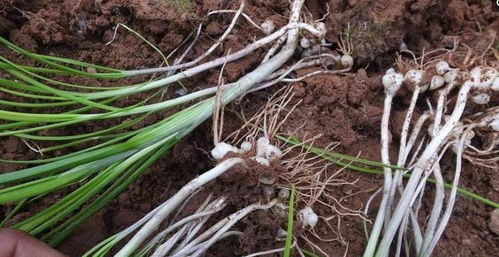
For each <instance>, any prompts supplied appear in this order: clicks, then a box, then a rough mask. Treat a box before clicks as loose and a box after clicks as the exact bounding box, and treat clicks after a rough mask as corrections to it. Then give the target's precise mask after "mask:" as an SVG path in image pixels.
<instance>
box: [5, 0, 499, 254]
mask: <svg viewBox="0 0 499 257" xmlns="http://www.w3.org/2000/svg"><path fill="white" fill-rule="evenodd" d="M489 5H490V1H478V0H476V1H467V2H465V1H461V0H445V1H427V0H404V1H398V0H382V1H367V0H349V1H338V0H329V1H320V0H308V1H307V7H308V9H309V11H310V13H311V15H312V16H313V18H314V19H320V18H321V17H322V16H323V15H325V14H326V13H328V11H329V15H327V16H326V17H325V23H326V25H327V28H328V34H327V41H329V42H332V43H333V46H332V48H334V47H336V46H338V40H339V35H340V34H342V33H346V34H347V36H348V38H350V39H351V41H352V45H353V56H354V58H355V67H354V68H355V69H354V71H353V72H352V73H349V74H345V75H319V76H315V77H311V78H308V79H306V80H304V81H302V82H297V83H293V84H292V87H293V90H294V93H295V100H294V101H298V99H301V100H302V103H301V104H300V105H299V106H298V108H297V110H296V111H295V112H294V113H293V115H291V116H290V117H289V120H288V121H287V123H286V126H285V128H286V129H285V131H284V132H285V133H294V134H295V135H296V136H298V137H301V138H310V137H311V136H316V135H318V134H321V135H322V137H320V138H319V139H317V140H316V141H315V142H314V144H316V145H317V146H319V147H326V146H327V145H329V144H331V143H332V142H340V143H341V145H340V146H339V147H337V148H336V149H335V150H336V151H338V152H342V153H345V154H351V155H357V154H360V157H363V158H366V159H372V160H379V144H380V142H379V141H380V138H379V132H378V131H379V124H380V120H381V115H382V104H383V97H384V96H383V90H382V87H381V85H380V83H379V81H380V77H381V76H382V74H383V72H384V71H385V70H386V69H388V68H389V67H391V66H392V65H393V62H394V59H395V52H396V51H398V50H399V49H400V47H401V45H402V46H403V47H405V46H407V47H408V48H409V49H411V50H413V51H414V52H415V53H416V55H419V54H421V52H422V51H423V49H426V50H431V49H435V48H442V47H443V48H446V47H447V48H448V47H451V46H452V42H453V39H458V40H461V41H466V42H470V43H473V44H482V43H484V42H482V41H483V40H482V41H480V40H475V39H477V38H478V39H480V38H486V37H485V35H489V32H490V31H493V30H494V29H495V28H497V27H498V26H499V19H498V16H499V15H498V13H497V12H492V11H491V9H490V6H489ZM238 6H239V1H214V0H201V1H195V2H193V1H187V0H146V1H141V0H126V1H118V0H97V1H94V0H61V1H54V0H38V1H25V0H6V1H3V4H2V5H1V6H0V35H1V36H3V37H6V38H8V39H9V40H11V41H12V42H14V43H16V44H18V45H19V46H21V47H23V48H25V49H28V50H30V51H35V52H38V53H44V54H53V55H59V56H65V57H69V58H74V59H79V60H84V61H88V62H92V63H95V64H100V65H107V66H113V67H116V68H121V69H139V68H144V67H156V66H159V64H160V63H161V62H162V59H161V57H160V56H159V55H158V54H157V53H156V52H155V51H154V50H153V49H151V48H150V47H149V46H148V45H147V44H145V43H144V42H143V41H142V40H141V39H139V38H137V37H136V36H134V35H133V34H131V33H128V32H126V31H125V30H123V29H120V30H119V31H118V33H117V37H116V38H115V39H114V40H113V42H112V44H109V45H106V43H107V42H109V41H111V40H112V39H113V34H114V27H115V26H116V25H117V24H119V23H123V24H126V25H127V26H129V27H131V28H133V29H134V30H135V31H137V32H139V33H140V34H141V35H142V36H144V37H145V38H146V39H147V40H148V41H150V42H152V43H153V44H154V45H156V46H157V47H158V48H159V49H160V50H161V51H162V52H163V53H165V54H168V53H170V52H171V51H173V50H174V49H175V48H176V47H177V46H179V45H180V44H181V43H182V42H183V41H184V40H186V39H187V38H188V37H189V34H190V33H191V32H192V31H194V30H195V29H196V27H197V25H198V24H199V23H203V24H204V25H205V28H204V30H203V31H204V34H203V35H202V37H201V39H200V41H199V42H198V44H197V45H196V47H195V48H194V50H193V52H192V54H191V55H189V57H188V58H191V59H192V58H194V57H195V56H199V55H200V54H201V53H202V52H203V51H205V50H206V49H207V48H208V47H209V46H210V45H211V44H212V43H213V42H214V40H213V38H217V37H218V36H219V35H221V34H222V33H223V30H224V28H225V27H226V26H227V24H228V23H229V22H230V19H231V16H230V15H216V16H213V17H206V13H207V12H209V11H211V10H217V9H237V8H238ZM328 6H329V9H328V8H327V7H328ZM245 12H246V13H247V14H248V15H249V16H251V17H252V19H253V20H254V21H255V22H256V23H261V22H263V21H264V20H266V19H272V20H273V21H275V22H276V23H277V24H282V23H284V22H285V21H286V18H284V17H286V16H287V15H288V1H286V0H278V1H266V0H248V1H247V6H246V8H245ZM240 23H241V24H240V25H238V26H236V28H235V30H234V33H233V35H231V36H230V37H228V39H227V41H226V42H225V43H224V44H223V45H222V46H221V47H220V48H219V49H217V50H216V51H215V53H214V55H216V56H222V55H224V54H227V53H228V52H229V51H231V52H233V51H234V50H235V49H238V48H241V47H242V46H244V45H245V44H247V43H248V42H251V41H252V40H253V35H260V34H258V33H259V31H258V30H257V29H255V28H253V27H252V26H249V25H247V23H245V21H240ZM250 35H251V36H250ZM404 44H405V46H404ZM0 54H1V55H2V56H5V57H6V58H9V59H10V60H15V61H18V62H20V63H25V62H26V60H23V59H22V58H20V57H19V56H17V55H16V54H13V53H12V52H11V51H9V50H8V49H6V48H5V47H0ZM263 54H265V52H264V51H263V50H260V51H257V52H256V53H255V54H254V55H251V56H249V57H246V58H244V59H242V60H240V61H238V62H235V63H231V64H229V65H227V67H225V71H224V76H225V77H226V79H227V81H233V80H235V79H237V78H238V77H240V76H241V75H244V74H245V73H246V72H247V71H249V70H251V69H252V68H253V67H255V65H257V64H258V62H259V60H261V57H262V55H263ZM309 71H311V70H301V71H299V72H298V74H296V75H297V76H299V75H300V74H304V73H306V72H309ZM0 75H3V74H0ZM217 80H218V71H210V72H207V73H206V74H202V75H200V76H197V77H195V78H193V79H191V80H189V81H187V82H186V83H185V85H186V86H187V87H188V89H191V90H192V89H195V88H198V87H203V86H206V85H210V84H213V83H216V81H217ZM69 82H74V81H69ZM78 82H81V81H78ZM133 82H137V81H136V80H135V79H129V80H125V81H123V83H133ZM102 86H106V85H102ZM272 90H273V89H270V91H267V92H259V93H256V94H249V95H247V96H245V97H244V98H243V99H242V100H241V101H238V102H237V103H234V104H231V105H229V106H227V107H226V110H227V111H228V112H227V115H226V116H225V119H226V120H225V127H224V130H225V131H227V132H229V133H230V132H231V131H234V130H237V129H238V128H239V127H240V126H241V124H242V121H241V119H240V115H239V114H240V113H241V111H244V112H245V113H250V114H251V113H252V112H255V111H257V110H259V109H260V106H262V105H263V104H264V103H265V102H266V100H267V98H268V96H269V95H271V94H272V92H273V91H272ZM173 91H174V90H172V91H169V94H170V95H172V94H173ZM139 98H140V96H137V99H139ZM407 98H408V96H407V95H400V96H398V97H397V98H396V101H395V102H396V106H395V107H394V109H395V110H394V113H395V115H394V118H393V121H392V124H394V125H393V128H392V132H393V135H394V137H395V140H397V137H398V136H399V135H397V133H396V131H400V129H399V127H400V126H401V120H402V119H403V116H404V110H405V109H406V108H407V103H408V102H407ZM137 99H135V100H137ZM135 100H134V101H135ZM165 116H166V114H158V115H157V116H155V117H154V118H153V119H152V120H151V121H150V122H154V120H159V119H161V118H162V117H165ZM102 125H109V124H89V125H87V127H84V128H71V130H73V131H68V132H72V133H74V132H75V131H80V130H74V129H82V130H83V131H87V132H89V131H95V130H97V129H99V128H100V126H102ZM0 142H1V143H2V144H1V146H0V154H1V158H2V159H35V158H37V156H36V154H35V153H33V152H32V151H30V150H29V149H28V148H27V147H26V146H25V145H24V144H23V143H22V142H21V141H20V140H18V139H16V138H14V137H6V138H1V139H0ZM210 149H211V127H210V126H209V124H204V125H202V126H200V127H199V128H198V129H196V130H195V131H194V132H193V133H192V134H191V135H190V136H189V137H187V138H186V139H185V140H183V141H182V142H181V143H179V144H178V145H176V146H175V147H174V148H173V150H172V151H171V152H170V153H169V154H168V155H166V156H164V157H163V158H161V159H160V160H159V161H158V162H157V163H156V164H155V165H154V166H153V167H152V168H151V170H150V171H149V172H148V173H147V174H145V175H144V176H142V177H141V178H140V179H139V181H137V182H136V183H134V184H133V185H132V186H131V187H130V188H129V189H128V190H127V191H126V192H124V193H123V194H121V195H120V196H119V197H118V198H117V199H115V200H114V201H113V202H112V203H111V204H110V205H108V206H107V207H106V208H105V209H103V210H101V211H99V212H98V213H97V214H96V215H94V216H93V217H92V218H91V219H89V220H88V222H87V223H86V224H85V225H84V226H82V227H81V228H80V229H78V231H76V232H75V233H74V235H72V236H71V237H70V238H68V239H67V240H66V241H65V242H64V243H62V244H61V245H59V246H58V249H59V250H60V251H62V252H63V253H65V254H68V255H69V256H81V255H82V254H83V253H84V252H86V251H87V250H88V249H89V248H90V247H91V246H93V245H95V244H96V243H98V242H100V241H101V240H103V239H105V238H106V237H108V236H110V235H112V234H114V233H116V232H118V231H120V230H121V229H123V228H125V227H127V226H129V225H130V224H132V223H133V222H134V221H136V220H137V219H138V218H140V217H142V216H143V215H144V214H146V213H147V212H148V211H150V210H152V209H153V208H154V207H155V206H157V205H158V204H160V203H162V202H163V201H165V200H166V199H168V197H170V196H171V195H172V194H173V193H174V192H176V190H178V189H179V188H180V187H181V186H182V185H184V184H185V183H187V182H188V181H190V180H191V179H192V178H194V177H195V176H197V175H198V174H200V173H201V172H203V171H205V170H207V169H209V168H210V167H212V165H213V162H212V161H211V160H210V158H209V156H208V154H207V152H208V151H209V150H210ZM394 151H395V149H394ZM57 154H61V153H55V155H57ZM445 162H446V163H447V167H443V170H448V171H450V170H452V162H453V160H452V159H451V158H447V160H445ZM19 168H21V166H19V165H12V164H0V169H1V170H2V172H4V171H11V170H15V169H19ZM447 173H448V174H447V176H448V177H446V179H447V180H449V178H450V177H451V175H452V174H451V172H447ZM463 173H464V174H463V175H462V179H461V183H460V185H461V186H463V187H465V188H468V189H470V190H472V191H474V192H476V193H479V194H481V195H483V196H485V197H488V198H490V199H492V200H494V201H496V202H497V201H499V194H498V191H499V186H497V185H499V175H498V174H497V172H496V171H493V170H490V169H485V168H480V167H475V166H473V165H471V164H469V163H468V164H466V167H464V169H463ZM341 178H342V179H345V180H348V181H357V182H356V183H355V185H344V186H340V187H339V188H338V192H337V193H336V194H335V195H334V197H336V198H337V199H342V202H341V203H342V204H343V205H345V206H348V207H349V208H350V209H353V210H359V209H361V208H363V207H364V205H365V203H366V201H367V199H368V198H369V197H370V195H371V194H372V192H373V190H376V189H377V188H378V187H379V186H380V185H382V176H372V175H363V174H359V173H355V172H353V171H348V170H345V171H344V172H343V173H342V174H341ZM248 184H249V185H251V186H248ZM248 184H245V183H243V181H237V180H234V179H230V176H229V177H225V178H224V179H221V180H219V181H217V182H216V183H213V184H212V185H210V189H212V190H213V192H216V193H217V194H227V195H230V196H231V202H230V204H229V206H228V207H227V208H226V209H225V210H224V211H223V212H222V213H220V217H222V216H223V215H227V214H229V213H232V212H234V211H236V210H237V209H238V208H240V207H242V206H244V205H245V204H248V203H253V202H256V201H258V200H259V199H260V197H262V191H261V188H260V187H258V186H254V184H251V183H248ZM59 193H60V194H55V195H51V196H50V197H48V198H47V199H46V200H44V201H42V202H41V203H37V206H28V208H27V209H26V210H23V211H24V212H22V213H21V214H20V215H19V216H17V217H16V219H17V220H20V219H22V218H23V217H26V216H27V215H29V214H30V212H35V211H36V210H39V209H40V208H43V207H45V206H48V205H50V204H51V203H53V202H54V201H56V200H57V199H59V198H60V197H61V194H63V193H64V192H59ZM431 194H433V191H432V189H431V188H429V190H428V195H431ZM197 201H198V202H199V200H197ZM377 204H378V203H376V202H374V203H373V204H372V205H371V206H377ZM10 208H11V207H9V206H7V207H5V206H2V207H0V214H1V215H0V216H3V215H4V214H5V213H7V211H8V210H10ZM423 208H428V206H426V205H425V206H423ZM425 210H426V211H428V210H427V209H424V210H423V211H425ZM376 211H377V210H376V209H375V208H371V209H370V211H369V213H368V218H370V219H372V218H374V217H375V215H376ZM491 211H492V209H491V208H490V207H486V206H484V205H483V204H481V203H477V202H473V201H471V200H470V199H467V198H464V197H460V198H459V199H458V203H457V206H456V210H455V213H454V216H453V217H452V218H451V221H450V224H449V226H448V229H447V230H446V232H445V234H444V236H443V238H442V240H441V242H440V244H439V246H438V248H437V249H436V252H435V254H434V256H493V255H495V254H496V253H497V252H499V239H498V237H497V235H494V234H493V232H492V230H491V229H489V222H490V213H491ZM317 212H318V213H320V214H323V215H328V213H326V210H317ZM273 215H274V214H272V213H269V212H264V211H258V212H255V214H254V215H251V217H248V218H246V219H244V220H243V221H242V222H241V223H240V224H239V225H238V226H237V229H238V230H240V231H243V232H245V236H244V237H243V238H242V239H237V238H228V239H225V240H223V241H221V242H220V243H217V244H216V245H215V247H214V248H213V249H212V250H211V252H210V254H211V255H212V256H234V255H240V254H244V253H250V252H254V251H256V250H266V249H272V248H276V247H280V245H279V244H277V243H275V242H274V237H275V234H274V233H275V231H276V228H277V227H279V226H281V225H282V224H281V223H280V222H277V221H276V220H278V219H276V217H275V216H273ZM336 218H339V217H336ZM362 221H363V220H362V219H360V218H359V217H353V216H346V217H343V218H342V219H341V223H339V224H336V225H337V226H336V228H337V231H336V234H335V233H334V232H333V231H331V230H324V231H321V237H323V238H328V239H329V238H337V240H333V241H332V242H327V243H326V242H323V241H320V240H318V239H316V240H314V243H315V244H317V245H319V246H320V247H321V248H322V249H324V250H325V251H326V252H327V253H329V254H330V255H331V256H343V252H344V251H345V249H346V248H347V247H346V244H345V242H348V254H347V255H348V256H360V255H361V254H362V252H363V249H364V246H365V243H366V240H365V236H364V234H365V233H364V230H363V226H362V225H363V222H362ZM335 222H336V221H335ZM303 247H307V246H305V245H304V246H303Z"/></svg>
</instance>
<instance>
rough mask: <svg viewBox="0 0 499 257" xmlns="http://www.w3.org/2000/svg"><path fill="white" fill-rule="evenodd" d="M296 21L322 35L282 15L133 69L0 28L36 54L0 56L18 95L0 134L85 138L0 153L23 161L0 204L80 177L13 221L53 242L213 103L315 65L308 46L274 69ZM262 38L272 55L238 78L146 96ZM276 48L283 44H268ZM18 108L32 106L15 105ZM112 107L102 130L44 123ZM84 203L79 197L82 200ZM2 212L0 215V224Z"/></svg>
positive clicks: (99, 114) (104, 113)
mask: <svg viewBox="0 0 499 257" xmlns="http://www.w3.org/2000/svg"><path fill="white" fill-rule="evenodd" d="M294 4H297V5H301V4H303V1H302V0H300V1H295V3H294ZM243 7H244V3H242V4H241V8H240V9H239V10H238V11H237V12H235V14H234V18H233V20H232V23H231V25H230V26H229V28H228V29H227V31H226V33H224V35H223V36H222V37H221V38H220V40H219V41H218V42H217V43H216V44H215V45H214V47H213V48H215V47H216V46H218V45H219V44H220V43H221V41H222V40H223V39H224V37H225V36H226V35H227V34H228V33H229V32H230V30H231V29H232V28H233V27H234V24H235V23H236V21H237V19H238V18H239V17H240V16H241V14H242V10H243ZM296 15H299V14H296ZM294 20H298V18H296V19H294ZM300 30H307V31H309V32H310V33H312V34H314V35H316V36H318V37H319V39H320V38H321V37H323V36H324V35H325V28H324V24H323V23H320V22H316V23H314V24H312V25H310V24H307V23H300V22H290V23H289V24H288V25H286V26H284V27H282V28H281V29H278V30H276V31H275V32H271V33H268V34H267V35H266V36H265V37H263V38H261V39H259V40H257V41H255V42H253V43H251V44H249V45H248V46H247V47H245V48H244V49H241V50H239V51H237V52H234V53H232V54H229V55H227V56H225V57H221V58H217V59H214V60H212V61H209V62H205V63H201V64H200V61H201V60H202V59H203V58H204V57H205V56H207V55H208V54H209V52H207V54H205V55H203V56H201V57H198V58H197V59H195V60H194V61H191V62H188V63H184V64H179V63H180V61H181V60H180V61H179V62H176V64H175V65H174V66H168V67H162V68H152V69H144V70H131V71H123V70H117V69H113V68H108V67H103V66H99V65H94V64H90V63H86V62H82V61H77V60H72V59H68V58H61V57H54V56H49V55H42V54H36V53H31V52H29V51H26V50H24V49H22V48H20V47H18V46H16V45H15V44H13V43H11V42H9V41H8V40H6V39H4V38H1V37H0V43H1V44H3V45H4V46H6V47H8V48H10V49H11V50H12V51H14V52H16V53H17V54H19V55H21V56H24V57H25V58H29V59H31V60H33V61H35V62H36V63H37V64H36V65H33V66H24V65H19V64H17V63H15V62H13V61H12V60H8V59H7V58H5V57H3V56H0V70H1V71H0V72H1V73H3V74H6V76H5V77H6V78H0V91H1V92H0V94H4V95H6V96H13V97H15V99H16V100H17V99H22V100H21V101H13V100H0V106H1V108H0V137H7V136H15V137H18V138H20V139H21V140H23V141H25V142H26V143H27V144H31V143H28V141H30V142H31V141H49V142H56V143H59V142H60V144H56V145H55V146H51V147H46V148H37V147H32V146H30V148H31V149H32V150H34V151H36V152H39V153H46V152H50V151H55V150H59V149H63V148H68V147H78V146H80V148H82V147H81V146H85V147H86V148H83V149H82V150H78V151H76V152H70V153H68V154H65V155H62V156H58V157H54V158H47V159H39V160H26V161H19V160H16V161H13V160H1V161H3V162H10V163H18V164H27V165H30V167H28V168H24V169H21V170H17V171H13V172H8V173H4V174H0V204H9V203H18V204H17V206H16V207H15V208H14V209H13V211H12V212H11V213H9V215H8V216H7V219H8V218H10V217H12V215H14V214H15V212H16V211H18V210H19V209H20V208H21V207H22V206H23V205H24V204H26V203H28V202H31V201H34V200H36V199H38V198H40V197H42V196H44V195H46V194H48V193H51V192H53V191H55V190H58V189H61V188H65V187H68V186H70V185H73V184H78V187H77V188H76V189H75V190H73V191H71V192H70V193H69V194H67V195H66V196H64V197H62V198H61V199H59V200H58V201H57V202H56V203H54V204H53V205H51V206H49V207H48V208H45V209H43V210H41V211H40V212H38V213H36V214H35V215H33V216H31V217H29V218H27V219H25V220H23V221H21V222H19V223H17V224H14V225H13V227H14V228H18V229H21V230H24V231H26V232H28V233H30V234H31V235H35V236H38V237H41V238H42V239H43V240H45V241H47V242H48V243H49V244H51V245H56V244H58V243H60V242H61V241H62V240H63V239H64V238H66V237H67V236H68V235H70V234H71V233H72V231H74V230H75V229H76V228H77V227H78V226H79V225H81V224H82V223H83V222H84V221H85V220H86V219H87V218H88V217H90V216H91V215H92V214H94V213H95V212H96V211H98V210H99V209H100V208H102V207H103V206H104V205H106V204H107V203H108V202H110V201H111V200H112V199H113V198H115V197H116V196H117V195H118V194H120V193H121V192H122V191H123V190H125V189H126V188H127V186H128V185H130V184H131V183H133V182H134V181H135V180H136V179H137V178H138V177H139V176H140V175H141V174H143V173H144V172H145V171H146V170H147V169H148V167H150V166H151V165H152V164H153V163H154V162H155V161H156V160H158V158H160V157H161V156H162V155H163V154H164V153H165V152H167V151H168V150H169V149H170V148H171V147H172V146H173V145H175V144H176V143H177V142H179V140H181V139H182V138H183V137H184V136H186V135H187V134H189V133H190V132H191V131H192V130H193V129H195V128H196V127H197V126H198V125H199V124H201V123H202V122H204V121H205V120H207V119H208V118H209V117H210V116H211V115H212V112H213V109H214V107H215V106H216V105H217V104H222V105H225V104H227V103H229V102H231V101H233V100H234V99H236V98H238V97H240V96H241V95H242V94H244V93H245V92H247V91H248V90H250V89H252V88H253V89H254V88H265V87H267V86H270V85H272V84H275V83H277V82H279V81H282V80H283V79H285V77H286V76H287V75H288V74H289V73H290V72H291V71H293V70H295V69H298V68H301V67H305V66H311V65H316V64H317V63H319V62H320V61H318V60H321V61H322V60H323V59H324V58H325V56H310V57H306V60H307V61H306V62H305V60H300V61H299V62H298V63H297V64H295V65H292V66H290V67H288V68H284V69H280V68H281V67H282V66H283V65H284V64H285V63H286V62H287V61H288V60H289V58H290V57H291V56H292V55H293V53H294V52H295V49H296V45H297V40H288V41H289V42H288V43H287V44H286V45H284V46H282V41H281V40H278V39H280V38H283V37H286V36H288V37H290V36H289V35H290V34H293V35H295V34H297V33H298V32H299V31H300ZM295 38H296V36H295ZM319 41H320V40H319ZM269 43H274V47H272V48H270V50H269V54H268V56H269V57H271V58H268V60H265V61H264V62H262V64H260V66H259V67H257V68H256V69H255V70H254V71H252V72H250V73H248V74H247V75H245V76H243V77H241V78H240V79H239V80H238V81H236V82H234V83H231V84H227V85H219V86H218V87H212V88H206V89H203V90H199V91H196V92H192V93H189V94H186V95H183V96H180V97H177V98H174V99H171V100H161V101H158V102H156V103H150V102H151V99H153V98H154V97H156V96H158V95H159V94H160V93H161V90H163V89H164V88H165V87H166V86H168V85H170V84H172V83H175V82H179V81H180V80H182V79H186V78H189V77H192V76H194V75H196V74H200V73H202V72H204V71H208V70H210V69H213V68H216V67H219V66H222V65H224V64H225V63H228V62H232V61H235V60H238V59H240V58H243V57H244V56H247V55H249V54H251V53H253V52H254V50H256V49H258V48H261V47H263V46H265V45H267V44H269ZM281 47H282V48H281ZM279 48H281V51H280V52H277V53H276V49H279ZM189 49H190V48H188V49H187V51H188V50H189ZM211 51H212V50H211ZM184 56H185V54H184ZM326 57H327V56H326ZM330 57H331V56H330ZM331 58H332V59H333V61H336V60H338V58H337V57H336V56H333V57H331ZM347 68H349V67H347ZM278 69H280V70H278ZM158 73H161V74H165V73H167V75H166V76H164V77H162V78H156V79H153V80H150V81H147V82H143V83H139V84H133V85H125V86H116V87H96V86H91V85H78V84H71V83H67V82H63V81H61V80H57V79H55V77H57V78H59V77H61V76H65V77H76V76H80V77H87V78H93V79H102V80H108V79H122V78H127V77H132V76H139V75H148V74H158ZM142 92H149V95H148V97H146V98H145V99H144V100H142V101H140V102H138V103H135V104H133V105H131V106H126V107H118V106H117V103H118V102H120V100H121V99H124V98H125V97H127V96H130V95H134V94H138V93H142ZM217 92H220V97H218V98H217V97H212V95H214V94H215V93H217ZM206 97H210V98H206ZM5 99H13V98H12V97H11V98H5ZM192 101H195V102H194V103H192V104H191V105H190V106H188V107H183V109H180V110H179V111H177V112H175V113H173V114H171V115H170V116H168V117H166V118H164V119H163V120H160V121H158V122H155V123H153V124H151V125H147V126H143V127H141V128H139V129H132V127H134V125H137V124H141V121H143V120H144V119H146V118H147V117H148V116H149V115H151V114H152V113H156V112H160V111H164V110H167V109H171V108H172V107H177V106H179V105H182V104H186V103H191V102H192ZM218 101H219V102H218ZM25 108H27V110H29V111H33V110H35V111H33V112H27V111H19V110H24V109H25ZM61 109H63V110H64V111H61ZM38 110H41V111H38ZM120 117H129V118H128V119H127V120H125V121H123V122H121V123H119V124H118V125H114V126H111V127H109V128H106V129H103V130H100V131H94V132H90V133H85V134H77V135H52V134H53V133H47V131H51V130H53V129H56V128H61V127H66V126H70V125H75V124H81V123H88V122H99V121H102V120H109V119H116V118H120ZM122 131H126V132H122ZM41 132H43V133H41ZM47 134H49V135H47ZM91 142H98V143H96V144H94V145H92V146H90V147H87V146H86V144H88V143H91ZM83 206H85V207H84V208H82V207H83ZM5 222H6V220H4V222H3V224H5Z"/></svg>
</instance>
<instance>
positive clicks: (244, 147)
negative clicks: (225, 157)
mask: <svg viewBox="0 0 499 257" xmlns="http://www.w3.org/2000/svg"><path fill="white" fill-rule="evenodd" d="M251 148H253V145H252V144H251V143H250V142H248V141H244V142H242V143H241V148H240V149H239V152H240V153H247V152H249V151H251Z"/></svg>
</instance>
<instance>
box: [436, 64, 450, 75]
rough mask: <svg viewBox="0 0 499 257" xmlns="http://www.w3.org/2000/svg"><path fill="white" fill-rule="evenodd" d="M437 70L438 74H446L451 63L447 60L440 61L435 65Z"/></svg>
mask: <svg viewBox="0 0 499 257" xmlns="http://www.w3.org/2000/svg"><path fill="white" fill-rule="evenodd" d="M435 70H436V71H437V74H438V75H444V74H445V73H447V72H448V71H449V70H450V66H449V63H448V62H446V61H439V62H438V63H437V64H436V65H435Z"/></svg>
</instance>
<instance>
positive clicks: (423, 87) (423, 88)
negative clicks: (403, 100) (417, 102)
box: [419, 83, 430, 93]
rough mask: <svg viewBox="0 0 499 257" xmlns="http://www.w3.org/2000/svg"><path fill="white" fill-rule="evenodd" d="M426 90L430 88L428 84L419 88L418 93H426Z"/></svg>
mask: <svg viewBox="0 0 499 257" xmlns="http://www.w3.org/2000/svg"><path fill="white" fill-rule="evenodd" d="M428 88H430V84H428V83H426V84H424V85H422V86H421V87H420V88H419V92H420V93H424V92H426V90H428Z"/></svg>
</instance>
